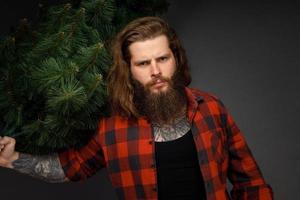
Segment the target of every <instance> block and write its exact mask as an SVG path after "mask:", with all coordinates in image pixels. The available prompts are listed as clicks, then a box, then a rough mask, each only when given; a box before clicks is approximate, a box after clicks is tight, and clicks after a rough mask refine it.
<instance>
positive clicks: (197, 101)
mask: <svg viewBox="0 0 300 200" xmlns="http://www.w3.org/2000/svg"><path fill="white" fill-rule="evenodd" d="M186 93H187V96H188V112H187V116H188V119H189V121H190V122H191V130H192V133H193V137H194V142H195V144H196V148H197V153H198V161H199V165H200V170H201V173H202V175H203V179H204V184H205V190H206V197H207V199H209V200H215V199H220V200H224V199H230V197H229V194H228V192H227V190H226V180H227V178H228V179H229V180H230V182H231V183H232V184H233V189H232V191H231V198H232V199H242V200H253V199H262V200H269V199H273V193H272V189H271V187H270V186H269V185H267V184H266V182H265V180H264V179H263V176H262V174H261V172H260V170H259V168H258V166H257V164H256V161H255V160H254V158H253V156H252V154H251V152H250V150H249V148H248V146H247V144H246V141H245V139H244V137H243V135H242V134H241V132H240V130H239V128H238V127H237V126H236V124H235V122H234V121H233V118H232V117H231V116H230V114H229V113H228V112H227V110H226V108H225V107H224V105H223V104H222V103H221V102H220V100H218V99H217V98H216V97H214V96H212V95H210V94H208V93H205V92H202V91H199V90H194V89H188V88H186ZM154 144H155V143H154V139H153V131H152V128H151V124H150V123H149V122H148V121H147V120H146V119H145V118H140V119H138V120H133V119H127V118H126V119H125V118H121V117H118V116H114V117H110V118H103V119H101V120H100V122H99V129H98V132H97V134H96V135H95V136H94V137H93V139H91V140H90V141H89V143H88V144H87V145H86V146H84V147H83V148H81V149H79V150H68V151H66V152H63V153H60V154H59V157H60V161H61V164H62V166H63V169H64V171H65V174H66V176H67V177H68V178H69V179H70V180H72V181H78V180H83V179H86V178H88V177H90V176H91V175H93V174H94V173H95V172H96V171H98V170H99V169H101V168H102V167H106V168H107V170H108V173H109V177H110V180H111V182H112V185H113V187H114V188H115V190H116V193H117V196H118V197H119V199H127V200H134V199H157V176H156V172H157V171H156V170H157V169H156V167H155V152H154Z"/></svg>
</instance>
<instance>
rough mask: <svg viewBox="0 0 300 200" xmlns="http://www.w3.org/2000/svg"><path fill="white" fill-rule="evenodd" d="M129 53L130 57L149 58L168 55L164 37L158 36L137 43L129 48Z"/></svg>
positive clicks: (166, 41)
mask: <svg viewBox="0 0 300 200" xmlns="http://www.w3.org/2000/svg"><path fill="white" fill-rule="evenodd" d="M129 51H130V54H131V56H132V57H140V58H142V57H149V56H161V55H163V54H166V53H169V52H170V48H169V42H168V39H167V37H166V36H165V35H160V36H157V37H154V38H150V39H146V40H143V41H137V42H134V43H132V44H131V45H130V46H129Z"/></svg>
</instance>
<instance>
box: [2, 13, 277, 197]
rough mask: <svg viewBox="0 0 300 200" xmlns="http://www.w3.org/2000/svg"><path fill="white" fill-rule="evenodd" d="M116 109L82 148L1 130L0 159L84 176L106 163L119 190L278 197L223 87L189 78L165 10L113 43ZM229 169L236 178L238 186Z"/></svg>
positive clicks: (25, 168) (55, 178)
mask: <svg viewBox="0 0 300 200" xmlns="http://www.w3.org/2000/svg"><path fill="white" fill-rule="evenodd" d="M112 55H113V58H114V65H113V66H112V68H111V71H110V73H109V75H108V79H107V86H108V93H109V98H110V103H111V109H112V113H113V114H112V116H111V117H109V118H102V119H100V121H99V128H98V130H97V133H96V134H95V136H94V137H93V138H92V139H91V140H90V141H89V143H88V144H86V145H85V146H84V147H82V148H81V149H79V150H74V149H70V150H67V151H65V152H60V153H58V154H54V155H48V156H34V155H28V154H23V153H19V152H16V151H15V150H14V147H15V140H14V139H12V138H9V137H4V138H1V139H0V149H1V153H0V165H1V166H3V167H8V168H13V169H15V170H17V171H19V172H22V173H25V174H29V175H31V176H34V177H37V178H41V179H43V180H45V181H49V182H64V181H78V180H83V179H86V178H88V177H90V176H92V175H93V174H94V173H95V172H97V171H98V170H100V169H101V168H103V167H106V168H107V170H108V173H109V177H110V180H111V182H112V185H113V187H114V188H115V190H116V193H117V196H118V197H119V199H127V200H133V199H159V200H163V199H172V200H174V199H209V200H215V199H220V200H224V199H244V200H248V199H249V200H250V199H263V200H268V199H273V193H272V189H271V187H270V186H269V185H268V184H267V183H266V182H265V180H264V178H263V176H262V174H261V171H260V170H259V168H258V166H257V163H256V161H255V159H254V158H253V156H252V154H251V152H250V150H249V148H248V146H247V144H246V141H245V139H244V137H243V135H242V133H241V132H240V130H239V128H238V127H237V125H236V124H235V122H234V120H233V118H232V116H231V115H230V114H229V113H228V112H227V110H226V108H225V107H224V105H223V104H222V102H221V101H220V100H219V99H218V98H217V97H215V96H213V95H211V94H209V93H206V92H203V91H200V90H196V89H190V88H188V87H187V86H188V85H189V84H190V82H191V78H190V74H189V69H188V65H187V59H186V55H185V51H184V49H183V47H182V45H181V43H180V41H179V39H178V37H177V36H176V33H175V31H174V30H173V29H172V28H171V27H169V25H168V24H167V23H166V22H165V21H163V20H162V19H160V18H157V17H145V18H140V19H137V20H134V21H132V22H131V23H129V24H128V25H127V26H126V27H125V28H124V29H123V30H122V31H121V32H120V33H119V34H118V35H117V37H116V39H115V40H114V44H113V46H112ZM227 179H229V181H230V182H231V183H232V185H233V188H232V190H231V192H230V194H229V192H228V191H227V189H226V185H227Z"/></svg>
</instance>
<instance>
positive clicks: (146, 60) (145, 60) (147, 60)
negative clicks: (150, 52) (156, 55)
mask: <svg viewBox="0 0 300 200" xmlns="http://www.w3.org/2000/svg"><path fill="white" fill-rule="evenodd" d="M143 62H150V59H144V60H136V61H134V62H133V63H134V64H135V65H138V64H140V63H143Z"/></svg>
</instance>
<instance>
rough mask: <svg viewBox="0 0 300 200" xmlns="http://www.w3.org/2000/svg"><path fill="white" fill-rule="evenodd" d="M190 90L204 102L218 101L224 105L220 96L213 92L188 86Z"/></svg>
mask: <svg viewBox="0 0 300 200" xmlns="http://www.w3.org/2000/svg"><path fill="white" fill-rule="evenodd" d="M188 90H189V91H190V92H191V94H192V95H193V96H194V98H195V99H196V100H202V101H204V102H216V103H221V104H222V105H223V103H222V101H221V100H220V98H219V97H218V96H216V95H215V94H213V93H211V92H207V91H203V90H200V89H196V88H188Z"/></svg>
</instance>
